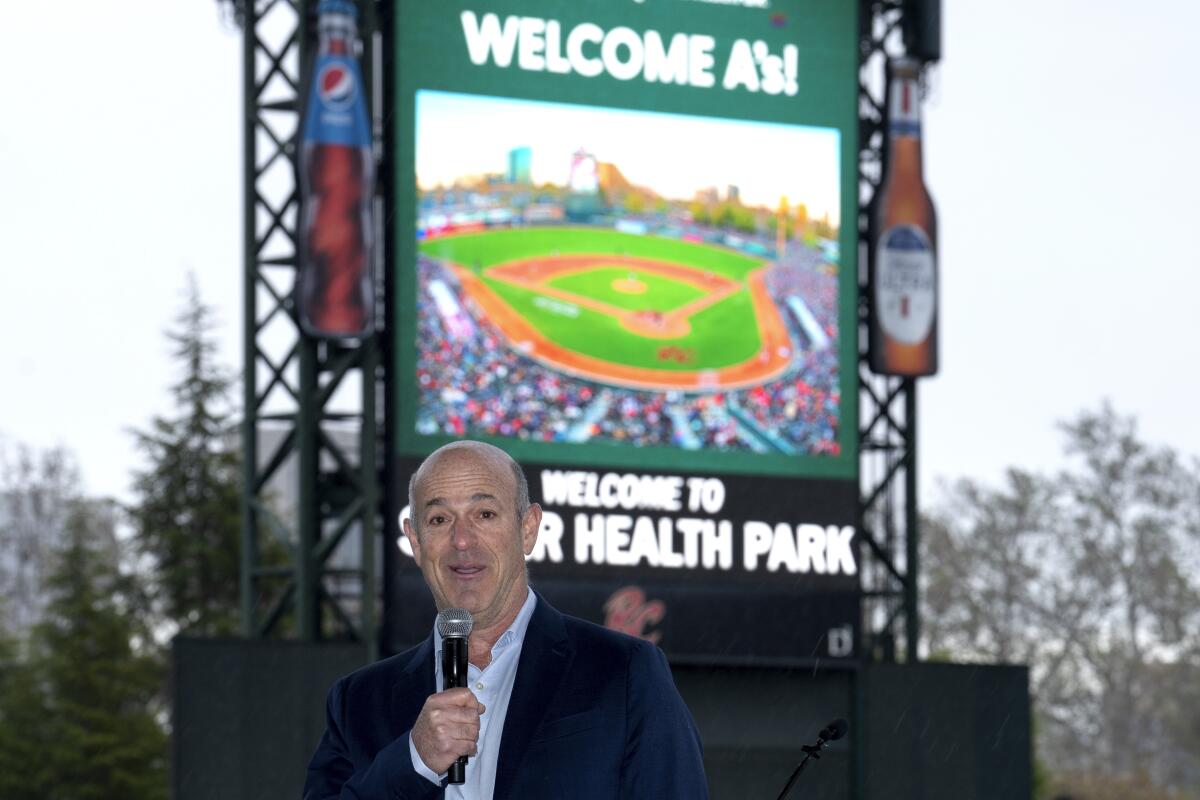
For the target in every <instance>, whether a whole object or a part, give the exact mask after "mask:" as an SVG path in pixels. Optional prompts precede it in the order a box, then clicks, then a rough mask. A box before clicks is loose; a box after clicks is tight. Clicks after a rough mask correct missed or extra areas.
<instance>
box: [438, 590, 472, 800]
mask: <svg viewBox="0 0 1200 800" xmlns="http://www.w3.org/2000/svg"><path fill="white" fill-rule="evenodd" d="M474 625H475V620H473V619H471V612H469V611H466V610H464V609H461V608H447V609H445V610H444V611H442V612H441V613H439V614H438V615H437V629H438V633H439V634H441V637H442V691H445V690H447V689H462V688H464V687H465V686H466V685H467V637H468V636H470V635H471V628H472V627H473V626H474ZM446 776H447V778H448V780H449V782H450V783H454V784H459V783H464V782H465V781H466V780H467V757H466V756H459V757H458V759H457V760H456V761H455V762H454V763H453V764H451V765H450V768H449V769H448V770H446Z"/></svg>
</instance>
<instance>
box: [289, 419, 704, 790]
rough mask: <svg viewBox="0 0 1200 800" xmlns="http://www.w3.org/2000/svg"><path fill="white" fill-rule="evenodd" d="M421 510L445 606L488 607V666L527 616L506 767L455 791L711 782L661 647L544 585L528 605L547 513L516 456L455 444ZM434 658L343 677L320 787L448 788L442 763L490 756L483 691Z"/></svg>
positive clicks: (422, 540)
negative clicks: (459, 681)
mask: <svg viewBox="0 0 1200 800" xmlns="http://www.w3.org/2000/svg"><path fill="white" fill-rule="evenodd" d="M409 508H410V518H409V519H406V520H405V526H404V527H405V535H406V536H407V537H408V539H409V542H410V543H411V544H412V545H413V554H414V558H415V559H416V561H417V564H418V565H419V566H420V567H421V570H422V573H423V574H424V576H425V580H426V583H427V584H428V585H429V587H430V591H431V592H432V594H433V596H434V600H435V602H436V604H437V606H438V608H439V609H443V608H449V607H459V608H466V609H467V610H468V611H470V612H471V613H472V616H473V617H474V619H475V628H474V630H473V632H472V635H471V638H470V641H469V644H468V650H469V659H470V662H471V665H472V666H473V668H475V669H477V670H484V671H483V672H481V673H479V674H480V675H487V672H486V669H487V667H488V665H489V663H491V660H492V653H493V650H492V648H493V646H494V645H496V643H497V641H498V640H500V638H501V636H503V635H504V634H505V632H506V631H510V630H512V629H513V628H514V622H516V621H517V619H518V615H519V614H523V615H524V619H527V620H528V627H527V628H524V639H523V644H521V645H520V651H519V652H520V656H519V660H518V661H517V662H516V674H515V678H513V679H512V680H513V682H512V689H511V693H510V694H509V695H507V697H506V701H507V706H506V708H507V710H506V711H501V712H499V713H502V714H504V717H503V720H502V725H493V726H492V728H491V730H490V731H489V732H488V734H487V738H488V740H489V742H491V743H493V744H495V743H498V758H496V759H495V760H494V761H493V762H491V766H492V768H493V769H494V776H493V775H491V774H490V772H489V773H488V774H487V775H486V776H479V775H477V776H474V777H475V778H476V779H477V780H476V783H474V784H472V785H469V786H467V787H464V788H462V789H460V788H457V787H456V788H454V789H452V793H453V794H454V796H461V797H466V798H471V799H472V800H474V798H477V797H478V798H483V797H493V798H496V799H497V800H508V799H509V798H512V800H536V799H537V798H581V799H582V800H587V799H589V798H596V800H600V799H601V798H605V799H606V800H607V799H608V798H612V799H614V800H615V799H616V798H655V799H657V798H680V799H681V800H682V799H683V798H687V799H688V800H693V799H694V798H706V797H707V796H708V790H707V787H706V784H705V779H704V766H703V763H702V760H701V750H700V739H699V735H698V733H697V731H696V727H695V724H694V723H693V722H692V718H691V715H690V714H689V713H688V710H687V708H686V707H685V706H684V704H683V700H682V699H681V698H680V697H679V693H678V691H676V689H675V685H674V682H673V681H672V679H671V673H670V670H669V668H668V667H667V662H666V659H665V658H664V657H663V654H662V652H661V651H660V650H659V649H658V648H657V647H655V646H653V645H651V644H649V643H647V642H644V641H641V640H639V639H635V638H633V637H629V636H625V635H624V634H619V633H615V632H613V631H609V630H606V629H604V628H601V627H599V626H597V625H593V624H591V623H588V622H584V621H582V620H578V619H575V618H573V617H568V616H565V615H563V614H560V613H559V612H558V611H556V610H555V609H554V608H552V607H551V606H550V605H549V604H548V603H546V601H545V600H543V599H542V598H540V597H536V596H535V598H534V601H533V602H534V604H533V607H532V613H531V614H530V613H529V612H528V611H522V608H523V607H525V606H527V604H528V602H529V599H530V590H529V588H528V578H527V575H526V571H525V564H524V556H525V555H527V554H528V553H530V552H531V551H532V549H533V545H534V543H535V541H536V539H537V532H538V528H539V526H540V523H541V511H540V509H539V508H538V506H537V505H536V504H530V503H529V501H528V486H527V484H526V482H525V478H524V475H523V473H522V472H521V470H520V467H519V466H517V464H516V463H515V462H513V461H512V459H511V458H509V457H508V456H507V454H505V453H504V452H503V451H501V450H499V449H497V448H494V447H491V446H490V445H485V444H481V443H479V442H456V443H454V444H451V445H447V446H446V447H444V448H442V449H440V450H438V451H437V452H435V453H434V454H432V455H431V456H430V457H429V458H428V459H426V460H425V462H424V463H423V464H422V465H421V467H420V468H419V469H418V470H417V472H416V474H414V475H413V479H412V481H411V483H410V484H409ZM410 520H411V522H410ZM515 627H517V628H519V627H520V626H515ZM510 636H511V635H510ZM509 641H511V638H510V639H509ZM435 656H436V653H435V652H434V637H432V636H431V637H430V638H429V639H426V640H425V641H424V642H422V643H421V644H419V645H417V646H416V647H414V648H412V649H410V650H408V651H406V652H404V653H401V654H399V655H397V656H393V657H392V658H389V659H387V660H385V661H381V662H379V663H377V664H373V665H371V666H368V667H366V668H364V669H361V670H359V671H358V672H355V673H354V674H352V675H350V676H348V677H346V678H343V679H341V680H340V681H338V682H337V683H336V684H335V685H334V687H333V689H332V690H331V691H330V693H329V701H328V725H327V729H326V731H325V734H324V736H323V737H322V739H321V742H320V745H319V746H318V748H317V752H316V754H315V755H314V756H313V759H312V763H311V764H310V765H309V770H308V780H307V782H306V784H305V789H304V797H305V800H332V799H333V798H340V799H343V800H349V798H354V799H355V800H408V799H412V800H415V799H416V798H436V797H442V796H443V792H444V791H445V789H444V787H445V781H444V780H441V781H440V782H437V783H435V782H434V780H432V779H431V777H430V776H431V775H434V776H441V777H444V775H445V772H446V769H447V768H448V766H449V765H450V763H451V762H453V761H454V760H455V759H456V758H457V757H458V756H460V755H474V754H475V752H476V741H477V739H478V738H479V735H480V721H481V719H482V716H481V715H483V714H486V713H488V711H487V709H485V708H484V707H483V706H482V704H480V703H479V702H478V701H477V700H476V698H475V696H474V695H473V694H472V693H471V691H470V690H468V689H450V690H447V691H444V692H438V691H437V686H436V684H435ZM497 663H499V662H497ZM499 668H500V667H499V666H498V667H497V669H499ZM498 705H499V706H500V707H503V705H504V704H503V703H501V704H498ZM491 713H493V714H496V713H497V711H495V710H493V711H492V712H491ZM496 722H497V723H499V722H500V720H496ZM497 731H500V733H499V736H497ZM418 762H420V763H418ZM475 766H477V765H476V762H475V760H474V759H472V761H471V762H470V763H469V764H468V767H467V770H468V777H469V779H470V778H471V777H472V776H471V774H470V771H471V769H472V767H475ZM481 777H482V778H483V780H482V783H479V780H478V779H479V778H481ZM493 787H494V789H493ZM489 791H491V794H488V792H489Z"/></svg>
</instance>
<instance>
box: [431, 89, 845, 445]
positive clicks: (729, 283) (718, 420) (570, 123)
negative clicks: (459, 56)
mask: <svg viewBox="0 0 1200 800" xmlns="http://www.w3.org/2000/svg"><path fill="white" fill-rule="evenodd" d="M415 111H416V114H415V168H416V169H415V171H416V183H417V186H416V206H417V207H416V238H417V245H416V254H417V257H416V271H417V275H416V292H417V295H416V304H415V313H416V333H415V345H416V361H415V390H416V403H415V410H414V412H413V413H414V417H413V423H412V424H413V428H412V429H411V431H410V433H412V434H416V435H417V436H428V437H479V436H483V437H503V438H508V439H512V440H524V441H528V442H537V443H570V444H574V445H595V446H597V447H629V446H638V447H644V448H661V449H664V450H667V451H673V452H676V453H688V452H691V451H704V452H706V453H724V452H728V453H737V452H741V453H746V454H775V455H779V456H791V457H795V456H816V457H824V456H835V457H836V456H837V455H838V454H839V453H841V449H842V448H841V441H842V438H841V433H842V432H841V430H840V425H841V414H840V407H841V402H842V385H841V375H840V372H839V351H840V350H841V347H840V344H839V343H840V339H841V336H842V335H843V331H842V330H841V328H840V327H839V318H838V313H839V285H838V284H839V264H840V259H841V254H840V252H839V244H838V243H839V226H840V225H841V223H842V220H841V219H840V209H841V208H842V198H841V183H842V181H841V175H840V172H839V164H840V163H841V161H842V158H841V150H840V148H841V146H842V144H841V142H840V135H839V132H838V131H837V130H836V129H834V128H821V127H808V126H801V125H786V124H778V123H766V122H755V121H747V120H737V119H728V118H716V117H702V116H691V115H683V114H666V113H658V112H652V111H640V110H627V109H618V108H606V107H597V106H588V105H577V104H566V103H554V102H544V101H533V100H525V99H512V98H505V97H493V96H484V95H475V94H463V93H450V92H440V91H429V90H419V91H417V93H416V108H415ZM847 333H848V334H849V335H853V333H854V331H853V330H851V331H848V332H847ZM851 386H853V384H851ZM676 463H678V461H676Z"/></svg>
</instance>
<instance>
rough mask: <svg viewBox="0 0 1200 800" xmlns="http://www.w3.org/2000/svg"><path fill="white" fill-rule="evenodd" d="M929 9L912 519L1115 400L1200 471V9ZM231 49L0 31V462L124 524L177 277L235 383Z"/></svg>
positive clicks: (197, 41)
mask: <svg viewBox="0 0 1200 800" xmlns="http://www.w3.org/2000/svg"><path fill="white" fill-rule="evenodd" d="M944 5H945V9H944V20H945V30H944V42H945V48H944V49H945V58H944V60H943V62H942V64H941V65H940V67H939V68H938V70H937V73H936V75H935V76H934V81H933V92H932V96H931V97H930V100H929V103H928V104H927V106H926V109H925V134H926V172H927V180H928V183H929V186H930V189H931V191H932V192H933V194H934V196H935V199H936V202H937V206H938V213H939V218H940V234H941V257H942V264H941V270H942V272H941V274H942V280H943V285H942V304H943V312H942V313H943V316H942V327H941V333H942V341H943V345H942V348H943V349H942V374H941V375H940V376H938V377H937V378H935V379H933V380H930V381H927V382H926V383H924V384H923V388H922V390H921V402H920V446H921V448H922V452H921V463H920V468H921V484H922V487H923V489H922V490H923V492H924V493H925V497H926V498H927V499H929V498H931V494H933V495H934V496H936V495H935V493H934V492H933V487H934V486H935V483H936V481H937V480H938V479H939V478H954V477H959V476H971V477H976V478H981V479H984V480H989V481H991V480H995V479H997V478H998V477H999V476H1000V474H1001V473H1002V470H1003V469H1004V468H1005V467H1006V466H1008V465H1022V466H1025V467H1029V468H1034V469H1052V468H1054V467H1056V466H1057V465H1058V464H1060V463H1061V456H1060V440H1059V438H1058V436H1057V434H1056V432H1055V429H1054V424H1055V422H1056V421H1057V420H1061V419H1064V418H1067V417H1069V416H1071V415H1073V414H1074V413H1076V412H1077V411H1079V410H1080V409H1084V408H1097V407H1098V406H1099V404H1100V403H1101V401H1102V400H1103V399H1104V398H1108V399H1109V400H1111V401H1112V403H1113V404H1114V406H1115V407H1116V408H1117V409H1118V410H1119V411H1121V412H1123V413H1128V414H1134V415H1136V416H1137V417H1138V418H1139V420H1140V424H1141V431H1142V432H1143V434H1144V436H1145V437H1146V438H1148V439H1150V440H1152V441H1156V442H1161V443H1169V444H1172V445H1173V446H1175V447H1177V448H1178V449H1180V450H1181V451H1183V452H1185V453H1188V454H1191V455H1200V424H1197V423H1196V421H1195V418H1196V414H1195V408H1196V405H1197V399H1196V398H1197V396H1198V395H1200V377H1198V372H1197V364H1200V337H1198V336H1197V329H1198V327H1200V326H1198V324H1197V321H1196V320H1197V316H1198V314H1197V312H1196V310H1195V308H1194V306H1195V304H1196V302H1197V298H1198V297H1200V255H1198V252H1200V250H1198V248H1197V234H1196V231H1197V228H1198V227H1200V226H1198V225H1197V222H1196V221H1197V220H1200V194H1198V189H1197V187H1198V186H1200V148H1198V147H1197V146H1196V142H1200V88H1198V84H1197V82H1196V79H1195V70H1194V69H1193V68H1191V66H1190V65H1192V64H1193V62H1194V60H1195V55H1194V49H1195V44H1196V33H1195V32H1196V31H1197V30H1200V4H1196V3H1193V2H1186V1H1184V0H1180V1H1179V2H1166V1H1165V0H1158V1H1155V0H1151V2H1145V3H1126V2H1118V1H1117V0H1103V1H1102V2H1096V0H1053V2H1045V1H1044V0H1012V2H1008V3H1002V4H996V3H992V4H983V3H981V2H977V0H946V1H945V3H944ZM118 8H119V11H118V10H116V9H118ZM240 46H241V45H240V33H239V32H238V31H236V30H234V29H233V28H232V27H231V26H229V25H228V24H227V23H225V22H224V21H223V20H222V19H221V16H220V14H219V13H218V9H217V5H216V3H215V2H212V0H131V1H130V2H125V3H121V4H119V6H113V5H112V4H103V3H95V2H83V1H82V0H71V1H70V2H63V3H19V4H13V5H12V6H11V7H10V8H8V9H6V18H5V23H4V25H3V26H0V67H2V68H3V71H2V73H3V74H4V75H7V76H9V77H8V81H7V83H6V85H5V89H4V91H3V93H2V95H0V97H2V98H3V108H4V111H3V115H2V120H3V121H2V124H0V247H2V248H3V250H2V255H0V274H2V275H3V283H2V284H0V341H2V342H3V345H2V346H0V376H3V378H2V380H3V387H4V388H3V390H2V391H0V437H3V440H4V441H6V442H7V443H8V444H10V445H11V444H13V443H17V442H23V443H27V444H30V445H34V446H37V447H49V446H52V445H64V446H66V447H68V448H70V449H72V450H73V451H74V452H75V453H76V454H77V456H78V459H79V461H80V464H81V467H82V470H83V474H84V480H85V484H86V487H87V489H88V490H89V491H91V492H94V493H101V494H109V495H116V496H122V497H126V498H127V497H128V490H129V485H130V471H131V469H132V468H133V467H134V466H135V464H137V463H138V462H137V456H136V453H135V452H134V450H133V447H132V439H131V437H130V436H129V434H128V430H129V429H130V428H133V427H142V426H145V425H146V424H147V423H148V421H149V420H150V418H151V417H152V416H153V415H154V414H156V413H164V412H167V411H168V410H169V409H170V398H169V395H168V394H167V391H166V389H167V386H168V385H169V384H170V383H171V382H172V381H173V380H174V378H175V375H174V373H173V368H174V365H173V363H172V361H171V359H170V356H169V349H168V345H167V342H166V340H165V339H164V337H163V335H162V334H163V331H164V330H165V329H166V328H167V327H168V326H169V324H170V322H171V319H172V317H173V316H174V314H175V313H176V312H177V310H178V308H179V306H180V302H181V298H182V292H183V289H184V287H185V283H186V275H187V273H188V271H189V270H190V271H193V272H195V274H196V275H197V277H198V280H199V285H200V288H201V291H202V293H203V295H204V298H205V299H206V300H207V301H208V302H209V303H211V304H212V305H214V306H216V308H217V309H218V312H219V315H220V319H221V322H222V323H223V326H222V329H221V344H222V349H221V357H222V359H223V360H224V362H225V363H226V364H228V365H229V366H230V367H231V368H237V369H240V358H241V355H240V342H241V317H240V302H241V277H240V276H241V269H242V262H241V255H240V236H241V216H240V202H241V182H240V170H241V160H240V152H241V149H240V148H241V120H240V113H241V95H240V86H241V53H240Z"/></svg>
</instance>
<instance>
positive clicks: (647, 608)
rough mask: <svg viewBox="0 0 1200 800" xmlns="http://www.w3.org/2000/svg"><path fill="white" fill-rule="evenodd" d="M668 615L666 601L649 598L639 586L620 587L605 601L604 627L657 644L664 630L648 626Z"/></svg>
mask: <svg viewBox="0 0 1200 800" xmlns="http://www.w3.org/2000/svg"><path fill="white" fill-rule="evenodd" d="M666 615H667V605H666V603H664V602H663V601H661V600H647V599H646V593H645V592H644V591H642V590H641V588H640V587H637V586H625V587H622V588H620V589H618V590H617V591H615V592H613V593H612V595H611V596H610V597H609V598H608V600H607V601H606V602H605V603H604V627H606V628H610V629H612V630H614V631H620V632H621V633H627V634H629V635H630V636H636V637H638V638H639V639H645V640H646V641H648V642H653V643H655V644H657V643H658V641H659V639H661V638H662V632H661V631H648V630H646V628H648V627H649V626H651V625H657V624H658V623H660V622H662V619H663V617H665V616H666Z"/></svg>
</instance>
